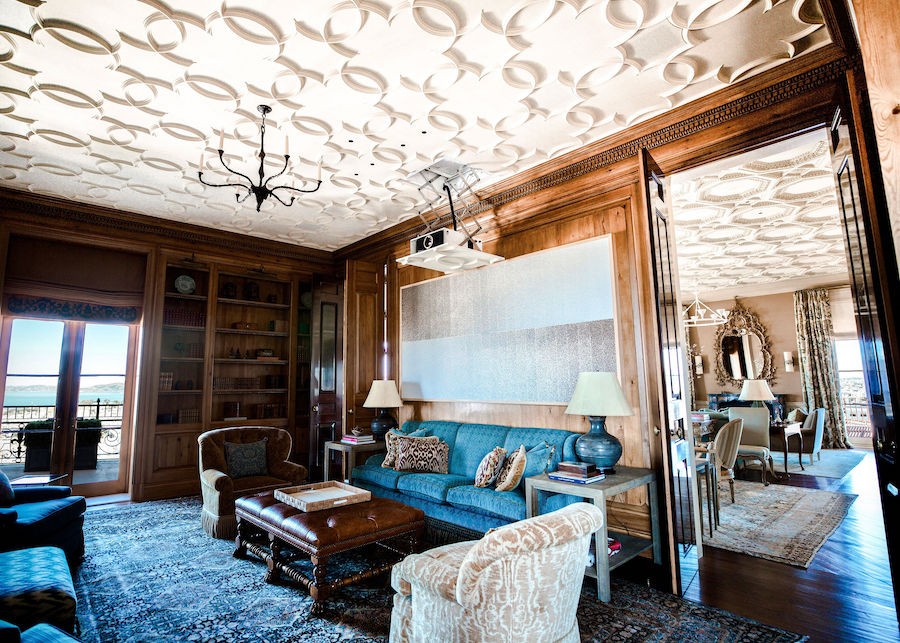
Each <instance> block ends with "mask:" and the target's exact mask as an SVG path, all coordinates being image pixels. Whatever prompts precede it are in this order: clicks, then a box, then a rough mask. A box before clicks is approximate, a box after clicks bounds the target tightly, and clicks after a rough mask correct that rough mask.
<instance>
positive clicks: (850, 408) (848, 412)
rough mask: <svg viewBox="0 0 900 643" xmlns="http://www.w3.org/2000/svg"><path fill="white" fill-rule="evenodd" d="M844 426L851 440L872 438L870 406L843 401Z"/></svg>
mask: <svg viewBox="0 0 900 643" xmlns="http://www.w3.org/2000/svg"><path fill="white" fill-rule="evenodd" d="M841 408H842V409H843V411H844V424H845V425H846V427H847V433H848V434H849V435H850V437H851V438H871V437H872V423H871V422H870V421H869V405H868V403H867V402H861V401H859V400H846V399H845V400H841Z"/></svg>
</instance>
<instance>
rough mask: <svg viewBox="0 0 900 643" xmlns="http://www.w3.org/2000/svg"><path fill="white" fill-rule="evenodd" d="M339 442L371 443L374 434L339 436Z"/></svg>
mask: <svg viewBox="0 0 900 643" xmlns="http://www.w3.org/2000/svg"><path fill="white" fill-rule="evenodd" d="M341 442H343V443H344V444H372V443H374V442H375V436H374V435H372V434H371V433H369V434H368V435H345V436H344V437H342V438H341Z"/></svg>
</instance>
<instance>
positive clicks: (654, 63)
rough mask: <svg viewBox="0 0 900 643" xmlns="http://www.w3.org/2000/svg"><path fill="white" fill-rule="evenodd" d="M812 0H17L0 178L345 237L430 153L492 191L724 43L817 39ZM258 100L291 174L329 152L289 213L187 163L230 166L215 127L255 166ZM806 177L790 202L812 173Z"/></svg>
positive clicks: (657, 97)
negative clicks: (239, 198) (316, 182)
mask: <svg viewBox="0 0 900 643" xmlns="http://www.w3.org/2000/svg"><path fill="white" fill-rule="evenodd" d="M808 1H809V0H785V1H784V2H776V3H758V2H750V1H749V0H704V1H702V2H687V3H685V2H679V3H674V2H664V1H663V0H616V1H615V2H611V1H610V0H582V1H580V2H577V3H576V2H558V1H554V0H502V1H499V2H493V3H487V6H483V5H484V3H474V2H456V1H453V0H415V1H414V2H409V1H408V0H385V1H384V2H349V1H339V2H332V3H327V2H317V3H299V2H277V3H274V2H273V3H265V4H264V5H263V4H261V3H255V2H250V1H249V0H237V1H234V2H232V1H230V0H229V2H224V3H223V2H222V1H221V0H196V1H195V2H191V3H168V2H146V1H142V0H115V2H113V0H46V1H45V2H40V3H38V2H33V1H32V0H5V3H6V4H8V5H15V8H16V10H15V11H8V12H6V13H7V14H8V15H5V16H4V23H8V24H5V25H4V27H5V28H4V33H3V34H0V65H2V66H3V67H4V69H3V78H4V80H3V83H2V89H0V140H2V141H3V150H4V151H5V152H7V154H6V155H4V156H2V157H0V178H2V180H3V182H4V185H6V186H8V187H11V188H13V189H18V190H23V191H32V192H35V193H38V194H48V195H51V194H52V195H57V196H62V197H64V198H67V199H72V200H76V201H83V202H86V203H92V204H96V205H100V206H106V207H112V208H117V209H123V210H129V211H133V212H137V213H140V214H146V215H150V216H157V217H162V218H165V219H170V220H173V221H183V222H193V223H198V224H200V225H205V226H210V227H223V228H227V229H232V230H236V231H239V232H241V233H244V234H250V235H255V236H259V237H265V238H270V239H277V240H281V241H286V242H289V243H297V244H302V245H306V246H310V247H316V248H320V249H324V250H335V249H337V248H339V247H342V246H343V245H345V244H347V243H351V242H353V241H356V240H359V239H361V238H364V237H365V236H367V235H370V234H372V233H373V232H377V231H378V230H382V229H385V228H388V227H390V226H391V225H394V224H396V223H398V222H400V221H403V220H406V219H407V218H409V217H410V216H414V215H415V210H416V208H417V207H418V206H420V205H421V204H422V199H421V197H420V195H419V194H418V192H417V190H416V187H415V185H414V184H412V183H411V182H410V181H408V180H407V179H408V177H410V175H412V174H415V173H416V172H418V171H419V170H421V169H423V168H425V167H427V166H429V165H431V164H432V163H434V162H436V161H438V160H441V159H445V158H446V159H449V160H455V161H460V162H462V163H466V164H469V165H471V166H473V167H475V168H478V169H480V170H483V171H486V172H489V173H490V175H489V177H488V178H487V179H486V180H485V181H484V182H483V183H482V184H481V186H480V187H486V186H487V185H488V182H493V181H498V180H501V179H505V178H508V177H510V176H512V175H514V174H517V173H520V172H522V171H524V170H526V169H529V168H531V167H533V166H535V165H538V164H540V163H543V162H545V161H547V160H549V159H551V158H554V157H557V156H560V155H562V154H564V153H566V152H567V151H569V150H572V149H575V148H577V147H580V146H582V145H584V144H586V143H590V142H592V141H596V140H598V139H601V138H603V137H605V136H608V135H610V134H612V133H614V132H616V131H618V130H620V129H622V128H623V127H625V126H627V125H630V124H633V123H635V122H638V121H640V120H643V119H645V118H647V117H649V116H652V115H654V114H657V113H660V112H662V111H665V110H666V109H669V108H672V107H675V106H678V105H682V104H685V103H687V102H689V101H692V100H695V99H696V98H699V97H700V96H703V95H706V94H709V93H711V92H713V91H715V90H717V89H719V88H721V87H723V86H725V85H726V84H727V83H728V82H729V78H728V74H719V76H716V73H715V71H711V70H716V69H718V68H720V67H721V66H722V65H723V60H722V58H723V56H725V54H723V53H722V52H723V51H727V52H728V53H727V56H726V58H727V61H726V62H727V65H728V68H729V69H732V70H741V71H740V74H741V75H742V76H745V75H747V74H750V73H754V71H755V70H759V69H765V68H767V67H770V66H772V65H774V64H779V63H781V62H785V61H787V60H790V59H792V58H795V57H797V56H800V55H803V54H806V53H808V52H810V51H813V50H816V49H819V48H820V47H822V46H823V45H825V44H827V43H828V42H829V37H828V34H827V31H826V29H825V28H824V26H823V25H822V24H821V18H820V16H819V14H818V12H817V11H812V12H810V11H808V10H806V11H801V8H802V7H803V5H804V4H805V3H807V2H808ZM769 5H773V6H769ZM261 7H262V8H261ZM111 15H114V17H115V19H114V20H112V19H110V16H111ZM804 20H806V22H805V21H804ZM801 36H802V37H801ZM735 42H738V43H740V44H741V46H740V47H732V46H731V45H732V43H735ZM784 43H792V45H791V50H790V51H789V52H785V50H784V47H785V45H784ZM261 103H265V104H269V105H271V106H272V109H273V111H272V113H271V114H270V115H269V118H268V120H267V130H266V149H267V153H268V154H269V155H271V156H275V157H279V158H283V153H284V150H285V148H286V144H285V138H286V137H287V139H288V140H289V147H290V154H291V156H292V163H291V166H290V167H289V168H288V171H287V173H286V175H285V179H286V181H285V182H286V183H288V184H290V183H294V184H296V185H301V184H304V181H307V182H308V181H309V180H311V179H312V178H313V176H314V173H315V171H316V170H315V167H316V165H317V163H318V159H320V158H322V159H323V184H322V187H321V189H320V190H319V192H317V193H316V195H315V197H316V198H315V199H312V198H299V199H298V200H297V202H296V203H295V204H294V206H293V207H291V208H290V209H287V208H285V207H284V206H281V205H280V204H272V203H267V204H266V209H267V212H268V211H269V210H271V209H273V208H274V209H276V210H278V211H279V214H284V216H272V217H269V218H265V217H262V216H259V215H257V214H256V212H255V211H254V210H253V204H251V203H250V202H249V201H248V202H247V203H245V204H243V205H241V206H235V204H234V194H233V192H231V191H230V190H223V189H215V188H207V187H204V186H202V185H200V183H199V182H198V179H197V174H196V169H197V167H198V160H199V158H200V155H201V152H205V158H206V162H205V167H204V172H209V175H210V178H212V177H214V176H216V175H217V173H218V174H219V176H221V177H223V178H225V174H224V172H221V168H220V167H219V160H218V155H217V154H216V149H218V147H219V136H220V133H221V132H224V133H225V137H224V148H225V155H226V156H225V158H226V161H227V162H228V163H229V164H231V165H233V166H235V167H236V168H240V169H241V170H242V171H244V172H249V173H253V172H254V171H255V169H253V168H252V166H253V164H254V158H253V154H254V152H255V151H256V150H257V149H258V118H257V112H256V106H257V105H258V104H261ZM29 159H30V160H32V161H34V163H35V164H34V165H31V166H30V165H29V163H28V160H29ZM780 163H782V159H780V158H777V159H773V160H772V161H771V162H770V165H776V166H778V165H779V164H780ZM31 167H34V168H40V169H41V170H42V171H41V172H32V171H29V170H30V168H31ZM764 169H765V170H766V172H762V173H757V174H754V175H748V176H745V177H735V178H733V179H730V180H729V181H728V182H726V184H721V185H718V186H715V185H704V186H703V188H704V190H706V191H708V193H709V203H708V204H707V205H708V207H706V208H699V209H697V210H695V211H694V212H691V213H686V214H685V215H684V217H683V220H682V221H680V223H684V224H685V225H702V226H703V227H704V228H706V227H707V226H709V225H711V224H710V221H714V220H715V217H716V216H718V215H717V213H718V212H719V210H718V209H716V208H719V207H720V206H726V207H731V206H730V200H731V199H732V198H733V197H735V195H736V194H740V195H741V197H742V198H746V197H747V196H748V195H756V194H757V193H761V192H762V193H767V194H768V193H770V192H771V190H770V187H769V186H770V184H771V180H772V177H771V171H772V170H773V169H774V171H776V172H777V171H778V167H775V168H772V167H766V168H764ZM205 176H206V174H204V177H205ZM800 178H802V179H803V180H802V181H801V180H800V179H799V178H798V181H797V183H796V184H793V185H790V186H787V185H786V186H785V188H784V189H785V190H786V192H785V195H783V199H789V198H791V195H804V196H806V197H807V198H809V197H810V194H811V193H812V192H814V191H816V190H817V189H818V186H819V184H820V183H821V181H819V179H818V178H817V177H816V175H815V174H810V175H808V176H806V177H800ZM98 181H102V182H103V185H98V184H97V182H98ZM713 197H714V198H713ZM779 198H782V197H779ZM251 201H252V200H251ZM335 212H340V213H341V215H340V218H339V219H336V218H335V216H334V213H335ZM235 213H237V214H238V216H235ZM345 214H346V216H345ZM723 216H727V214H723ZM767 217H768V215H767ZM767 217H764V218H766V222H765V223H766V225H768V224H769V222H770V218H767ZM777 218H778V217H775V219H777ZM810 219H815V220H818V219H819V217H818V210H811V211H810V214H809V216H808V217H807V219H805V220H804V223H810ZM735 223H738V222H735ZM740 223H741V225H745V223H744V220H742V221H741V222H740ZM295 226H302V230H301V231H298V230H297V229H296V228H295ZM712 236H713V237H716V238H719V237H718V236H717V234H716V233H715V232H713V233H712ZM751 236H752V235H751Z"/></svg>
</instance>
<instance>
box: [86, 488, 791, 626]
mask: <svg viewBox="0 0 900 643" xmlns="http://www.w3.org/2000/svg"><path fill="white" fill-rule="evenodd" d="M84 527H85V537H86V540H87V554H86V556H85V560H84V562H83V563H82V565H81V566H80V568H79V570H78V574H77V577H76V591H77V594H78V619H79V623H80V627H81V636H82V639H83V641H85V642H94V641H103V642H118V641H121V642H126V641H127V642H129V643H136V642H151V641H152V642H165V643H169V642H171V643H175V642H179V643H181V642H186V641H197V642H216V643H238V642H259V643H278V642H286V643H287V642H301V641H302V642H323V643H324V642H332V641H353V642H359V643H362V642H364V641H386V640H387V634H388V631H389V629H390V618H391V597H392V592H391V590H390V588H389V586H387V584H386V583H385V582H384V581H377V580H376V581H375V582H370V583H368V584H361V585H359V586H351V587H349V588H345V589H343V590H341V591H339V592H337V593H335V594H334V595H332V596H331V597H330V598H329V599H328V602H327V607H326V609H325V610H324V612H323V613H322V614H320V615H319V616H316V617H313V616H310V615H309V607H310V605H311V603H312V599H310V597H309V595H308V594H307V593H306V591H305V590H303V589H302V588H299V587H295V586H292V585H269V584H267V583H265V582H264V581H263V575H264V573H265V565H264V564H263V563H262V562H261V561H259V560H258V559H256V558H254V557H251V558H249V559H247V560H239V559H236V558H233V557H232V555H231V552H232V550H233V546H232V543H230V542H229V541H223V540H214V539H212V538H209V537H208V536H207V535H206V534H205V533H204V532H203V530H202V529H201V528H200V500H199V498H178V499H175V500H162V501H156V502H146V503H141V504H131V505H115V506H111V507H106V508H97V509H92V510H91V511H88V513H87V515H86V517H85V526H84ZM359 563H360V561H359V560H353V558H352V557H348V558H346V559H345V560H344V561H343V562H342V563H341V564H343V565H345V566H350V567H352V566H354V565H358V564H359ZM338 571H340V570H338ZM612 589H613V600H612V602H611V603H610V604H608V605H607V604H603V603H601V602H599V601H598V600H597V599H596V594H595V593H594V592H596V589H595V586H594V584H593V581H591V580H590V579H588V580H587V581H586V582H585V585H584V591H583V593H582V598H581V603H580V605H579V609H578V622H579V625H580V628H581V633H582V637H583V640H584V641H616V642H626V643H629V642H633V641H635V642H636V641H673V642H674V641H755V642H764V641H779V642H780V641H802V640H804V638H803V637H799V636H797V635H796V634H792V633H790V632H786V631H784V630H779V629H776V628H772V627H768V626H766V625H762V624H760V623H757V622H754V621H750V620H748V619H745V618H741V617H739V616H735V615H734V614H730V613H728V612H723V611H721V610H717V609H713V608H709V607H705V606H702V605H699V604H696V603H692V602H690V601H686V600H683V599H681V598H678V597H676V596H672V595H669V594H666V593H663V592H659V591H656V590H653V589H650V588H647V587H642V586H639V585H635V584H632V583H628V582H625V581H619V580H615V579H614V580H613V588H612Z"/></svg>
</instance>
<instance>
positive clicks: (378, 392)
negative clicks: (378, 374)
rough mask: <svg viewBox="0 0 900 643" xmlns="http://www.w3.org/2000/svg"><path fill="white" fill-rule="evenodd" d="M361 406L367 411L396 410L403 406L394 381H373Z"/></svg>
mask: <svg viewBox="0 0 900 643" xmlns="http://www.w3.org/2000/svg"><path fill="white" fill-rule="evenodd" d="M363 406H364V407H365V408H367V409H396V408H398V407H401V406H403V400H401V399H400V394H399V393H398V392H397V384H396V383H394V380H375V381H373V382H372V388H370V389H369V395H368V397H366V401H365V402H363Z"/></svg>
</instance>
